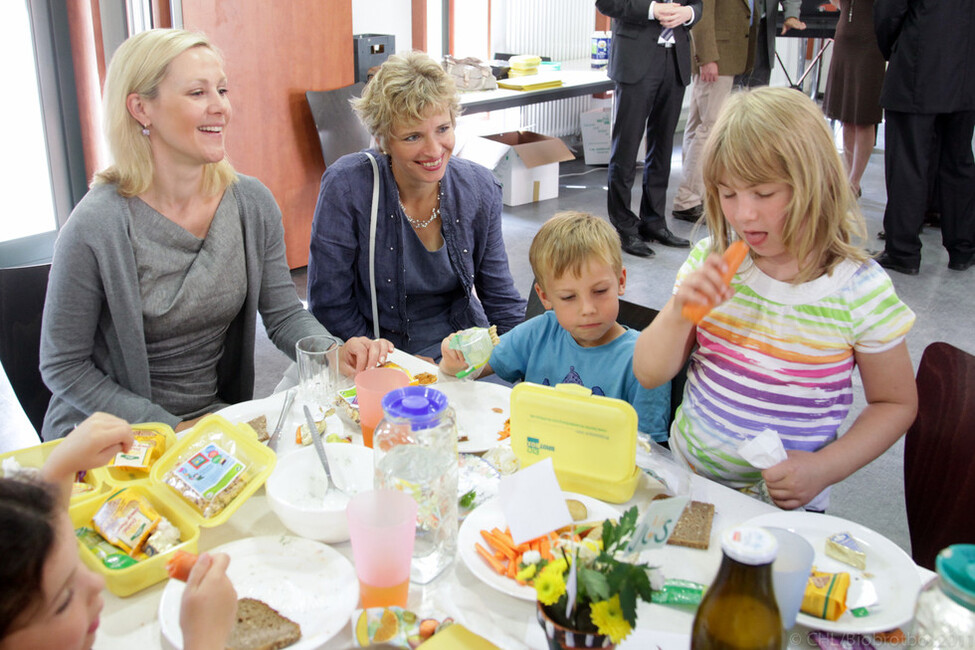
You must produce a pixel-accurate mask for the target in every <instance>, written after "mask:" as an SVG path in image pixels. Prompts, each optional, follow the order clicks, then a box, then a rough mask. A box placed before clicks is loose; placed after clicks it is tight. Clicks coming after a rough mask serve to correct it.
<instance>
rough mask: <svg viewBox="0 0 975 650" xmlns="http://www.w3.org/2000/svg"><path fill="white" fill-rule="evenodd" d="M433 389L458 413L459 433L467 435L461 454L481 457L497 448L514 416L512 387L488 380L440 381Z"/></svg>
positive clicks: (460, 447)
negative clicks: (500, 435)
mask: <svg viewBox="0 0 975 650" xmlns="http://www.w3.org/2000/svg"><path fill="white" fill-rule="evenodd" d="M430 388H434V389H436V390H439V391H440V392H441V393H443V394H444V395H446V396H447V403H448V404H450V405H451V406H452V407H454V412H455V413H456V414H457V434H458V436H460V437H463V436H467V440H464V441H463V442H458V443H457V451H459V452H461V453H466V454H478V453H481V452H482V451H487V450H488V449H491V448H492V447H496V446H497V444H498V435H499V434H500V433H501V431H502V430H503V429H504V421H505V420H507V419H508V417H510V415H511V389H510V388H508V387H507V386H502V385H501V384H492V383H491V382H487V381H438V382H437V383H435V384H430Z"/></svg>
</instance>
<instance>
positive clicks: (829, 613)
mask: <svg viewBox="0 0 975 650" xmlns="http://www.w3.org/2000/svg"><path fill="white" fill-rule="evenodd" d="M849 588H850V574H849V573H845V572H844V573H826V572H825V571H817V570H816V568H815V567H813V570H812V571H810V573H809V581H808V582H807V583H806V593H805V595H804V596H803V597H802V608H801V609H802V611H803V612H804V613H806V614H809V615H810V616H815V617H817V618H825V619H826V620H827V621H835V620H836V619H838V618H839V617H840V615H842V614H843V612H845V611H846V592H847V590H849Z"/></svg>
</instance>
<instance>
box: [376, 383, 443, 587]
mask: <svg viewBox="0 0 975 650" xmlns="http://www.w3.org/2000/svg"><path fill="white" fill-rule="evenodd" d="M383 413H384V416H383V419H382V420H381V421H380V422H379V424H378V425H377V426H376V432H375V436H374V438H373V449H374V451H375V457H376V488H377V489H380V488H391V489H394V490H400V491H402V492H406V493H407V494H410V495H412V496H413V498H414V499H416V502H417V506H418V507H417V517H416V541H415V542H414V545H413V562H412V565H411V567H410V581H411V582H415V583H418V584H426V583H428V582H430V581H431V580H433V579H434V578H435V577H437V576H438V575H439V574H440V573H441V572H442V571H443V570H444V569H445V568H447V567H448V566H449V565H450V563H451V562H452V561H453V559H454V555H455V554H456V553H457V423H456V419H455V417H454V410H453V409H452V408H451V407H450V406H449V405H448V404H447V396H446V395H444V394H443V393H441V392H440V391H438V390H435V389H433V388H429V387H427V386H407V387H406V388H399V389H396V390H394V391H391V392H390V393H388V394H387V395H386V396H385V397H383Z"/></svg>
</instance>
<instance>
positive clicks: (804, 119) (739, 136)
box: [702, 88, 868, 284]
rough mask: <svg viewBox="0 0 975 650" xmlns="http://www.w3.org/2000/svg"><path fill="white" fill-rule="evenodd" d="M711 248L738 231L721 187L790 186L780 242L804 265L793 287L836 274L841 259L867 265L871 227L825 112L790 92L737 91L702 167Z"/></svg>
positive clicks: (722, 246)
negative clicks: (866, 247) (738, 184)
mask: <svg viewBox="0 0 975 650" xmlns="http://www.w3.org/2000/svg"><path fill="white" fill-rule="evenodd" d="M702 173H703V177H704V186H705V190H706V197H705V203H706V206H705V207H706V209H705V214H706V216H707V224H708V228H709V229H710V231H711V240H712V247H713V249H714V250H715V251H716V252H722V251H724V249H725V248H726V247H727V246H728V244H729V243H730V241H731V238H732V235H733V231H732V228H731V225H730V224H729V223H728V222H727V220H725V218H724V215H723V214H722V211H721V201H720V198H719V196H718V184H719V183H720V182H722V181H727V180H735V181H739V182H742V183H745V184H747V185H758V184H762V183H785V184H786V185H788V186H789V187H791V188H792V200H791V201H790V202H789V204H788V206H787V207H786V212H787V214H786V219H785V226H784V229H783V233H782V237H783V243H784V244H785V247H786V250H787V251H788V252H789V253H791V254H792V255H793V256H795V258H796V259H797V260H798V261H799V273H798V274H797V275H796V277H795V278H793V280H792V282H793V284H801V283H803V282H808V281H809V280H813V279H815V278H817V277H819V276H820V275H822V274H823V273H824V272H825V273H827V274H828V273H831V272H832V270H833V269H834V268H835V267H836V265H837V264H839V263H840V262H842V261H843V260H852V261H854V262H862V261H865V260H866V259H867V258H868V255H867V252H866V251H865V250H864V249H863V243H864V241H865V239H866V226H865V224H864V221H863V215H861V214H860V210H859V208H858V207H857V203H856V198H855V197H854V196H853V191H852V189H850V183H849V181H848V180H847V175H846V170H845V168H844V165H843V161H842V160H841V159H840V156H839V154H838V153H837V151H836V146H835V144H834V143H833V134H832V133H831V132H830V130H829V128H828V127H827V126H826V120H825V118H824V116H823V113H822V111H821V110H820V109H819V107H818V106H816V104H815V103H814V102H813V101H812V100H811V99H809V98H808V97H806V96H805V95H804V94H802V93H801V92H798V91H796V90H793V89H791V88H757V89H755V90H748V91H742V92H737V93H734V94H732V96H731V97H729V98H728V100H727V102H726V103H725V106H724V108H723V109H722V112H721V115H720V116H719V117H718V120H717V122H716V123H715V125H714V128H713V129H712V130H711V135H710V136H709V137H708V141H707V144H706V145H705V147H704V164H703V166H702Z"/></svg>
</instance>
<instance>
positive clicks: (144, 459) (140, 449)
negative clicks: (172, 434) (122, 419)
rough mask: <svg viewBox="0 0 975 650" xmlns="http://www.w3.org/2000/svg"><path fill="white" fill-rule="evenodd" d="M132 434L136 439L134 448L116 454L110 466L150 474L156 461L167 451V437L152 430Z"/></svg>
mask: <svg viewBox="0 0 975 650" xmlns="http://www.w3.org/2000/svg"><path fill="white" fill-rule="evenodd" d="M132 433H133V437H134V438H135V440H134V442H133V443H132V447H131V448H130V449H129V450H128V451H120V452H119V453H117V454H115V458H113V459H112V462H111V463H109V466H111V467H125V468H126V469H130V470H134V471H137V472H146V473H148V472H149V468H150V467H151V466H152V464H153V463H154V462H156V459H157V458H159V457H160V456H162V453H163V452H164V451H166V436H164V435H163V434H161V433H158V432H156V431H151V430H136V431H133V432H132Z"/></svg>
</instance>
